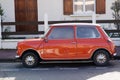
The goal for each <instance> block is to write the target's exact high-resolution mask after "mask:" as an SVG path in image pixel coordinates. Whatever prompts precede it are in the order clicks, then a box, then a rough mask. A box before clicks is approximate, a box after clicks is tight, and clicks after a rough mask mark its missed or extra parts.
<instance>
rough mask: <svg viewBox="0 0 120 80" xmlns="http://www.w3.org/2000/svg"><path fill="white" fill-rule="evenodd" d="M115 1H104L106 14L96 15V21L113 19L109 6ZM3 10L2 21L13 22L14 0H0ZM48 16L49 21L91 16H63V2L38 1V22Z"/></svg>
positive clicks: (89, 17)
mask: <svg viewBox="0 0 120 80" xmlns="http://www.w3.org/2000/svg"><path fill="white" fill-rule="evenodd" d="M114 1H115V0H106V14H100V15H99V14H98V15H97V20H103V19H104V20H110V19H113V17H112V11H111V9H110V8H111V5H112V3H113V2H114ZM0 3H1V4H2V7H3V9H4V13H5V15H4V21H5V22H14V21H15V9H14V0H0ZM45 13H47V14H48V18H49V19H48V20H49V21H55V20H86V19H87V20H90V19H91V16H77V17H75V16H64V15H63V0H38V21H43V20H44V14H45Z"/></svg>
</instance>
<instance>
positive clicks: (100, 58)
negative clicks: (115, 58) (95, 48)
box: [96, 53, 107, 63]
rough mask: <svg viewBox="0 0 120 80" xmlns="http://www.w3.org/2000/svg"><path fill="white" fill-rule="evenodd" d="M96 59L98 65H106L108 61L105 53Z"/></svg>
mask: <svg viewBox="0 0 120 80" xmlns="http://www.w3.org/2000/svg"><path fill="white" fill-rule="evenodd" d="M96 59H97V62H98V63H105V62H106V60H107V58H106V55H104V54H103V53H100V54H99V55H98V56H97V58H96Z"/></svg>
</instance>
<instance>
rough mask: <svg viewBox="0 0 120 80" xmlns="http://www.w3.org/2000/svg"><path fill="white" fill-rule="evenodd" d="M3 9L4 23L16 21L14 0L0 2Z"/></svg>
mask: <svg viewBox="0 0 120 80" xmlns="http://www.w3.org/2000/svg"><path fill="white" fill-rule="evenodd" d="M0 3H1V5H2V8H3V9H4V22H14V21H15V9H14V0H0Z"/></svg>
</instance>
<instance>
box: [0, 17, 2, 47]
mask: <svg viewBox="0 0 120 80" xmlns="http://www.w3.org/2000/svg"><path fill="white" fill-rule="evenodd" d="M1 33H2V30H1V16H0V49H1V48H2V34H1Z"/></svg>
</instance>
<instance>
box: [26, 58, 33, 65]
mask: <svg viewBox="0 0 120 80" xmlns="http://www.w3.org/2000/svg"><path fill="white" fill-rule="evenodd" d="M25 63H26V64H27V65H33V64H34V63H35V59H34V57H33V56H27V57H26V59H25Z"/></svg>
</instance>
